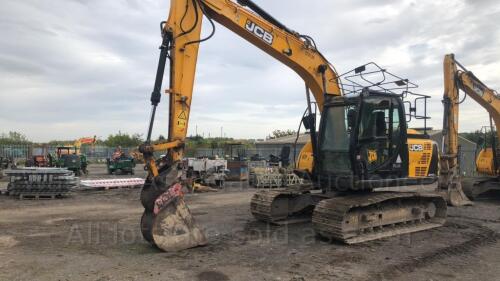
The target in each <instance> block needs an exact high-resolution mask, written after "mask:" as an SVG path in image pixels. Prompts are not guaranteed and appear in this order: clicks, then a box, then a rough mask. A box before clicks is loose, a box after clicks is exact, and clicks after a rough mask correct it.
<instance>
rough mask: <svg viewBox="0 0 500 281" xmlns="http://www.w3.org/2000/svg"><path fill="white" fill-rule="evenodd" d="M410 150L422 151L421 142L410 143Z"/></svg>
mask: <svg viewBox="0 0 500 281" xmlns="http://www.w3.org/2000/svg"><path fill="white" fill-rule="evenodd" d="M410 151H415V152H419V151H424V146H423V145H421V144H412V145H410Z"/></svg>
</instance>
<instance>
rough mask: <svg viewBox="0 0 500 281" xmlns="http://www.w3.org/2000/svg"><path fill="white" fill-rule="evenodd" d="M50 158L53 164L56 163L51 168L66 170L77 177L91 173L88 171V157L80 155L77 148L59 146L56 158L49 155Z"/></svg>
mask: <svg viewBox="0 0 500 281" xmlns="http://www.w3.org/2000/svg"><path fill="white" fill-rule="evenodd" d="M48 158H49V161H50V162H51V163H54V164H52V165H51V166H53V167H57V168H66V169H68V170H70V171H72V172H73V173H75V175H76V176H81V175H82V174H85V175H87V174H88V173H89V172H88V170H87V166H88V162H87V156H85V155H84V154H78V148H77V147H76V146H58V147H57V148H56V154H55V156H54V155H51V154H49V156H48Z"/></svg>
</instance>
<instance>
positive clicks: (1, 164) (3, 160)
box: [0, 156, 14, 179]
mask: <svg viewBox="0 0 500 281" xmlns="http://www.w3.org/2000/svg"><path fill="white" fill-rule="evenodd" d="M13 163H14V161H13V159H12V158H11V157H3V156H0V179H1V178H3V170H6V169H8V168H9V165H11V166H12V165H14V164H13Z"/></svg>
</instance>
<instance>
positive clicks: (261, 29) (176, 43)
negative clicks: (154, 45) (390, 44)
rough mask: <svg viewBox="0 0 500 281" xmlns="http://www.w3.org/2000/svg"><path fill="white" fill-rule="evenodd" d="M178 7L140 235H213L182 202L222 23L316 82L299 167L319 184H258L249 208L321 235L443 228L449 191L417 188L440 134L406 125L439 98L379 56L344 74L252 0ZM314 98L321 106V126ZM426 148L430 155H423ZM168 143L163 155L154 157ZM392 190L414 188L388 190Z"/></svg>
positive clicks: (153, 239) (430, 182) (150, 148)
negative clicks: (203, 56)
mask: <svg viewBox="0 0 500 281" xmlns="http://www.w3.org/2000/svg"><path fill="white" fill-rule="evenodd" d="M170 4H171V6H170V15H169V18H168V21H166V22H164V23H162V25H161V32H162V39H163V41H162V44H161V47H160V50H161V51H160V59H159V64H158V68H157V74H156V81H155V85H154V90H153V93H152V94H151V104H152V112H151V118H150V120H149V126H148V133H147V137H146V142H145V143H144V144H143V145H141V146H140V151H141V152H142V153H143V155H144V158H145V162H146V167H147V169H148V171H149V174H148V178H147V179H146V183H145V184H144V187H143V189H142V192H141V203H142V205H143V207H144V213H143V216H142V218H141V231H142V235H143V237H144V238H145V239H146V240H147V241H148V242H150V243H151V244H153V245H155V246H157V247H158V248H160V249H162V250H165V251H175V250H181V249H187V248H191V247H195V246H199V245H204V244H206V243H207V239H206V237H205V235H204V233H203V231H202V230H201V229H200V228H199V227H198V226H197V224H196V223H195V220H194V218H193V216H192V214H191V213H190V212H189V209H188V207H187V206H186V204H185V203H184V200H183V199H182V191H181V190H182V168H181V166H182V163H181V161H182V159H183V157H184V148H185V140H186V135H187V128H188V120H189V116H190V111H191V109H192V107H191V102H192V98H193V84H194V77H195V70H196V65H197V56H198V48H199V45H200V43H201V42H203V41H205V40H207V39H208V38H210V37H211V36H212V35H213V33H214V31H215V24H214V21H216V22H218V23H220V24H221V25H223V26H225V27H227V28H228V29H229V30H231V31H233V32H234V33H236V34H237V35H239V36H241V37H243V38H244V39H246V40H247V41H248V42H250V43H251V44H253V45H254V46H255V47H257V48H259V49H261V50H263V51H264V52H266V53H268V54H269V55H271V56H272V57H274V58H275V59H277V60H279V61H280V62H282V63H283V64H285V65H287V66H288V67H290V68H291V69H293V70H294V71H295V72H296V73H297V74H298V75H299V76H300V77H302V79H303V80H304V82H305V92H306V99H307V104H306V105H307V110H306V114H305V116H304V118H303V120H304V122H303V123H304V126H305V127H306V129H308V130H310V131H311V134H310V136H311V140H310V144H309V145H306V146H305V149H303V150H302V151H301V153H300V155H299V157H300V161H299V166H298V167H297V168H298V169H301V170H303V171H306V172H304V174H307V175H308V177H309V179H310V180H311V181H310V182H311V184H309V185H307V186H294V187H288V188H285V189H279V190H276V189H273V190H261V191H259V192H257V193H256V194H255V195H254V196H253V198H252V200H251V204H250V210H251V212H252V214H253V216H254V217H255V218H256V219H258V220H260V221H264V222H270V223H276V222H281V221H285V220H288V219H290V218H293V217H295V216H296V215H305V216H307V217H308V218H310V219H312V226H313V228H314V230H315V231H316V233H318V234H319V235H321V236H323V237H325V238H328V239H333V240H338V241H342V242H345V243H349V244H352V243H360V242H363V241H368V240H374V239H381V238H383V237H389V236H394V235H399V234H407V233H412V232H416V231H422V230H426V229H430V228H435V227H439V226H442V225H443V224H444V222H445V220H446V211H447V208H446V201H445V200H444V199H443V197H442V196H440V195H437V194H433V193H431V194H429V193H426V194H422V193H417V192H409V191H410V187H411V186H413V187H415V188H416V189H417V190H418V189H420V188H422V187H423V186H430V187H433V186H434V184H435V183H436V182H437V165H434V166H433V165H432V163H435V162H436V160H437V154H433V153H432V151H433V150H432V145H433V143H432V141H431V140H429V139H428V138H426V136H425V135H411V134H409V133H408V131H407V122H408V121H407V120H408V119H411V118H417V119H423V120H424V121H425V120H426V119H427V118H428V117H427V116H425V115H424V116H420V115H418V114H417V113H416V112H417V109H416V106H415V104H416V102H417V100H420V101H423V102H426V101H427V98H428V97H427V96H418V95H411V93H410V92H409V89H411V88H415V87H416V85H415V84H413V83H411V82H410V81H408V80H407V79H403V78H401V77H398V76H396V75H392V74H390V73H389V72H387V71H386V70H385V69H382V68H380V67H378V66H377V65H376V64H374V63H371V64H367V65H363V66H361V67H358V68H356V69H354V70H353V71H350V72H347V73H345V74H344V75H338V74H337V72H336V70H335V69H334V67H333V65H332V64H331V63H330V62H329V61H328V60H327V59H326V58H325V57H324V56H323V54H322V53H321V52H320V51H319V50H318V48H317V45H316V43H315V41H314V39H313V38H311V37H310V36H308V35H304V34H300V33H298V32H296V31H293V30H291V29H290V28H288V27H287V26H285V25H284V24H282V23H281V22H279V21H278V20H276V19H275V18H274V17H272V16H271V15H270V14H268V13H267V12H266V11H264V10H263V9H262V8H261V7H259V6H258V5H256V4H255V3H254V2H253V1H251V0H238V1H236V2H234V1H227V0H193V1H186V0H172V1H171V2H170ZM203 16H205V17H206V18H207V19H208V23H209V24H210V25H211V26H212V28H214V30H213V32H212V33H211V35H209V37H207V38H201V28H202V18H203ZM242 55H243V54H242ZM167 60H168V62H169V64H168V65H169V66H170V73H169V75H165V76H168V77H170V85H169V88H168V89H167V90H166V93H168V97H169V108H170V111H169V117H170V119H169V134H168V139H167V140H166V141H164V142H161V143H152V142H151V137H152V130H153V124H154V120H155V116H156V110H157V106H158V104H159V102H160V99H161V96H162V95H161V88H162V80H163V77H164V74H165V73H164V72H165V67H166V65H167ZM370 67H372V68H375V70H371V69H370ZM372 74H375V75H378V78H373V76H372ZM341 80H342V81H341ZM341 82H342V83H341ZM257 89H258V88H257ZM311 94H312V95H313V96H314V99H315V104H317V106H318V109H319V111H320V120H319V124H320V125H319V128H316V124H317V121H318V120H317V119H316V115H315V114H313V111H312V109H311V107H312V105H313V102H312V101H311V99H312V98H311ZM412 97H416V98H415V99H414V100H412ZM269 100H272V98H271V99H269ZM275 102H277V101H275ZM406 107H408V110H406ZM424 108H425V105H424ZM242 128H243V127H242ZM426 147H430V148H431V149H430V151H431V153H425V152H424V151H428V150H425V148H426ZM164 151H166V152H167V153H166V154H164V155H165V156H164V157H161V158H159V159H156V158H155V155H158V154H160V153H162V152H164ZM155 152H156V153H155ZM413 157H418V161H417V164H418V165H419V168H420V169H418V170H417V169H416V167H414V166H410V165H412V163H414V162H413V161H412V160H413V159H412V158H413ZM304 159H307V161H305V160H304ZM381 187H398V188H399V189H400V190H403V191H406V192H379V191H377V189H378V188H381ZM180 230H182V231H180Z"/></svg>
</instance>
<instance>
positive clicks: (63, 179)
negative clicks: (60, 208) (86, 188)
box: [4, 167, 78, 199]
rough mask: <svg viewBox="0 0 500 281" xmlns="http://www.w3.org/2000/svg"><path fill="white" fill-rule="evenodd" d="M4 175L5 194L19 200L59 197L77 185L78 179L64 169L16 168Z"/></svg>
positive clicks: (6, 171)
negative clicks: (7, 180) (6, 177)
mask: <svg viewBox="0 0 500 281" xmlns="http://www.w3.org/2000/svg"><path fill="white" fill-rule="evenodd" d="M4 173H5V175H6V176H8V177H9V185H8V186H7V193H8V194H9V195H10V196H16V197H19V198H20V199H28V198H32V199H41V198H47V199H51V198H55V197H60V196H64V195H66V194H67V193H68V192H70V191H71V189H73V188H74V187H76V186H77V185H78V178H77V177H75V175H74V174H73V172H72V171H69V170H67V169H64V168H35V167H33V168H17V169H10V170H5V171H4Z"/></svg>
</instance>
